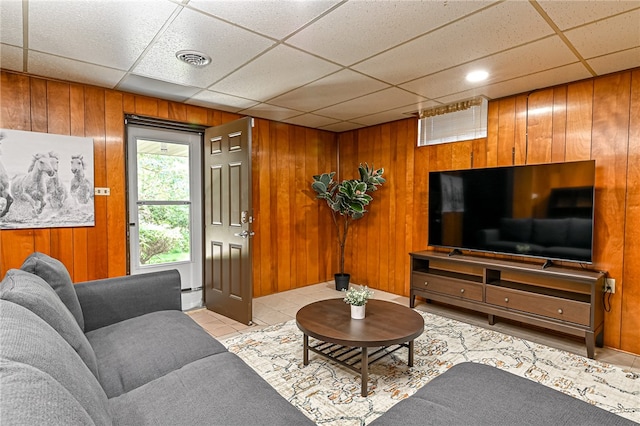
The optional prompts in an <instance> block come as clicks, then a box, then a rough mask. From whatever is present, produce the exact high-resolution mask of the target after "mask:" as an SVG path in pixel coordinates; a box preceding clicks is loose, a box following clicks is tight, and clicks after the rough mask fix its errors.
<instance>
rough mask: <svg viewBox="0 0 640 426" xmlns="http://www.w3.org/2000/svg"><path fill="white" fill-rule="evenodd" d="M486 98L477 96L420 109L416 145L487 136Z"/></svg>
mask: <svg viewBox="0 0 640 426" xmlns="http://www.w3.org/2000/svg"><path fill="white" fill-rule="evenodd" d="M488 105H489V103H488V101H487V99H486V98H483V97H477V98H473V99H469V100H466V101H461V102H456V103H453V104H449V105H442V106H438V107H433V108H429V109H426V110H424V111H421V112H420V116H419V119H418V146H425V145H434V144H439V143H446V142H457V141H463V140H470V139H477V138H484V137H487V110H488Z"/></svg>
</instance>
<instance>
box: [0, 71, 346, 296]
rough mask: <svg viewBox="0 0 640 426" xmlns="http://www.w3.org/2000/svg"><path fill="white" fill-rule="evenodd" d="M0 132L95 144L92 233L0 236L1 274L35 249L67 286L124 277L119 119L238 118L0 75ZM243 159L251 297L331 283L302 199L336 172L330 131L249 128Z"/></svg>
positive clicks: (331, 251)
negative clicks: (52, 262) (53, 260)
mask: <svg viewBox="0 0 640 426" xmlns="http://www.w3.org/2000/svg"><path fill="white" fill-rule="evenodd" d="M1 78H2V81H1V82H2V84H1V85H0V95H1V102H0V105H1V108H0V114H1V115H0V119H1V121H0V126H1V127H5V128H10V129H16V130H32V131H38V132H49V133H56V134H63V135H74V136H86V137H91V138H93V141H94V163H95V176H94V179H95V184H96V186H100V187H109V188H110V189H111V195H110V196H108V197H104V196H100V197H96V198H95V207H96V225H95V226H94V227H82V228H53V229H26V230H2V231H0V276H2V275H4V273H5V272H6V271H7V270H8V269H9V268H17V267H20V265H21V264H22V261H23V260H24V258H25V257H26V256H28V255H29V254H30V253H31V252H33V251H34V250H38V251H41V252H44V253H49V254H51V255H52V256H55V257H57V258H59V259H60V260H61V261H62V262H63V263H64V264H65V266H66V267H67V268H68V269H69V272H70V274H71V276H72V278H73V280H74V282H79V281H86V280H90V279H96V278H106V277H113V276H120V275H124V274H126V270H127V219H126V174H125V161H126V160H125V139H124V133H125V124H124V114H125V113H131V114H137V115H144V116H150V117H157V118H163V119H169V120H173V121H180V122H188V123H193V124H202V125H209V126H214V125H219V124H223V123H226V122H229V121H232V120H236V119H238V118H240V116H239V115H237V114H233V113H227V112H222V111H216V110H209V109H206V108H202V107H198V106H193V105H186V104H180V103H175V102H169V101H165V100H161V99H154V98H150V97H146V96H137V95H133V94H129V93H121V92H117V91H113V90H106V89H102V88H97V87H93V86H88V85H80V84H74V83H66V82H58V81H52V80H45V79H40V78H35V77H30V76H27V75H22V74H16V73H11V72H5V71H3V72H2V73H1ZM255 123H256V127H255V128H254V131H253V132H254V141H253V142H254V144H253V148H254V149H253V153H252V166H253V181H252V192H253V197H254V205H253V207H254V216H255V219H256V220H255V223H254V229H255V231H256V235H255V237H254V239H253V249H254V262H253V276H254V295H255V296H261V295H266V294H271V293H274V292H278V291H285V290H288V289H291V288H297V287H302V286H305V285H309V284H315V283H318V282H321V281H326V280H330V279H331V274H332V273H333V272H334V271H335V270H336V268H337V257H336V251H335V247H334V245H335V236H334V234H333V228H332V223H331V217H330V216H329V215H328V212H326V211H325V210H324V209H325V208H326V206H323V205H322V204H321V203H319V202H317V201H316V200H315V197H314V196H313V194H311V176H312V175H314V174H317V173H320V172H323V171H330V170H335V169H336V167H337V151H336V150H337V148H336V146H337V145H336V136H335V135H334V134H333V133H330V132H323V131H320V130H313V129H306V128H302V127H298V126H292V125H288V124H280V123H273V122H269V121H266V120H255Z"/></svg>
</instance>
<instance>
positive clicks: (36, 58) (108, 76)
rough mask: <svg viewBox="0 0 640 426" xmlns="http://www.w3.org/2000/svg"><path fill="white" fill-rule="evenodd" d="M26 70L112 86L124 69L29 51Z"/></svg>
mask: <svg viewBox="0 0 640 426" xmlns="http://www.w3.org/2000/svg"><path fill="white" fill-rule="evenodd" d="M28 57H29V58H28V64H29V65H28V69H27V72H29V73H31V74H35V75H42V76H47V77H51V78H56V79H60V80H67V81H73V82H76V83H85V84H92V85H94V86H101V87H108V88H113V87H115V85H116V84H118V82H119V81H120V80H121V79H122V77H124V74H125V73H124V71H120V70H115V69H113V68H106V67H101V66H99V65H93V64H87V63H84V62H79V61H74V60H72V59H67V58H60V57H58V56H52V55H47V54H45V53H40V52H34V51H29V54H28Z"/></svg>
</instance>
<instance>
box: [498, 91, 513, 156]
mask: <svg viewBox="0 0 640 426" xmlns="http://www.w3.org/2000/svg"><path fill="white" fill-rule="evenodd" d="M497 104H498V148H497V150H498V152H497V155H498V163H497V165H498V166H511V165H512V164H513V162H514V157H515V131H516V119H515V116H516V98H514V97H511V98H505V99H501V100H499V101H497Z"/></svg>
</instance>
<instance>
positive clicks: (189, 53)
mask: <svg viewBox="0 0 640 426" xmlns="http://www.w3.org/2000/svg"><path fill="white" fill-rule="evenodd" d="M176 58H178V59H180V60H181V61H182V62H186V63H187V64H189V65H193V66H195V67H204V66H205V65H208V64H209V63H210V62H211V58H210V57H209V56H207V55H205V54H204V53H202V52H198V51H195V50H181V51H179V52H177V53H176Z"/></svg>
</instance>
